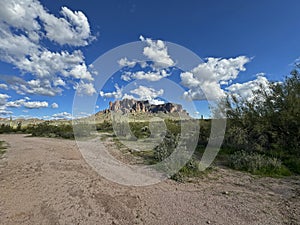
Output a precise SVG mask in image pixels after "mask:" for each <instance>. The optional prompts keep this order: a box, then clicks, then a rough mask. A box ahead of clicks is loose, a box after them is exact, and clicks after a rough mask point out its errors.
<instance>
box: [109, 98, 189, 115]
mask: <svg viewBox="0 0 300 225" xmlns="http://www.w3.org/2000/svg"><path fill="white" fill-rule="evenodd" d="M109 110H110V111H114V112H121V113H159V112H162V113H176V112H177V113H184V114H186V115H188V113H187V112H186V110H184V109H183V108H182V105H180V104H175V103H164V104H160V105H153V104H150V103H149V101H138V100H134V99H123V100H117V101H115V102H109ZM106 112H107V111H106Z"/></svg>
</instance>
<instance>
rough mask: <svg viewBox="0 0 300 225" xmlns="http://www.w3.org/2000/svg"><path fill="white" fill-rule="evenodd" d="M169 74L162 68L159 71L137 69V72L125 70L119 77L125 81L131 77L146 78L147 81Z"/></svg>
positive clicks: (156, 79) (157, 79)
mask: <svg viewBox="0 0 300 225" xmlns="http://www.w3.org/2000/svg"><path fill="white" fill-rule="evenodd" d="M168 76H170V74H169V73H167V71H166V70H164V69H162V70H159V71H153V72H152V71H148V72H145V71H142V70H141V71H137V72H125V73H124V74H122V76H121V79H122V80H125V81H130V80H132V79H136V80H148V81H159V80H161V79H162V78H165V77H168Z"/></svg>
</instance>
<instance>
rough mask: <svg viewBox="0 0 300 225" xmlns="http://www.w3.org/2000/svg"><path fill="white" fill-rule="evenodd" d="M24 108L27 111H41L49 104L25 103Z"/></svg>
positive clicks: (44, 102)
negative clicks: (40, 109)
mask: <svg viewBox="0 0 300 225" xmlns="http://www.w3.org/2000/svg"><path fill="white" fill-rule="evenodd" d="M23 105H24V107H25V108H27V109H39V108H47V107H48V102H46V101H43V102H39V101H33V102H24V103H23Z"/></svg>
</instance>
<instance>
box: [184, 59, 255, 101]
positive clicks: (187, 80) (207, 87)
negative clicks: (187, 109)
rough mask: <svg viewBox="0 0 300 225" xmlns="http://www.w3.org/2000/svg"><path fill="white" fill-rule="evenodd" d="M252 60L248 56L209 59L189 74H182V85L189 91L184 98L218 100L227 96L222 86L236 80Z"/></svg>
mask: <svg viewBox="0 0 300 225" xmlns="http://www.w3.org/2000/svg"><path fill="white" fill-rule="evenodd" d="M249 61H250V59H249V58H248V57H246V56H239V57H236V58H229V59H221V58H207V60H206V62H203V63H200V64H199V65H198V66H197V67H195V68H194V69H192V70H191V71H188V72H183V73H181V75H180V77H181V83H182V85H183V86H185V87H187V88H188V90H187V91H186V92H185V93H184V97H185V98H186V99H190V100H205V99H208V100H216V99H219V98H222V97H224V96H225V92H224V91H223V89H222V88H221V85H228V84H229V83H231V82H232V80H234V79H236V78H237V76H238V74H239V73H240V72H241V71H245V70H246V68H245V67H244V66H245V64H246V63H248V62H249Z"/></svg>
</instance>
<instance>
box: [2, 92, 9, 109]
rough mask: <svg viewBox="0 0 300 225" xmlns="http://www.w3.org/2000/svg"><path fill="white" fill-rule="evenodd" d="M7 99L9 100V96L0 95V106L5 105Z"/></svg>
mask: <svg viewBox="0 0 300 225" xmlns="http://www.w3.org/2000/svg"><path fill="white" fill-rule="evenodd" d="M8 98H10V96H9V95H7V94H1V93H0V106H3V105H5V104H6V101H7V99H8Z"/></svg>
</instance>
